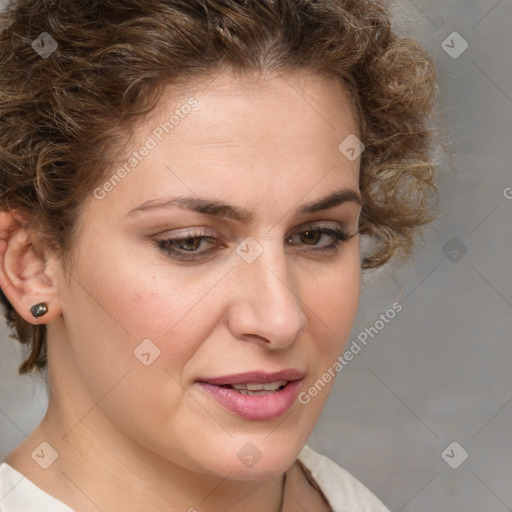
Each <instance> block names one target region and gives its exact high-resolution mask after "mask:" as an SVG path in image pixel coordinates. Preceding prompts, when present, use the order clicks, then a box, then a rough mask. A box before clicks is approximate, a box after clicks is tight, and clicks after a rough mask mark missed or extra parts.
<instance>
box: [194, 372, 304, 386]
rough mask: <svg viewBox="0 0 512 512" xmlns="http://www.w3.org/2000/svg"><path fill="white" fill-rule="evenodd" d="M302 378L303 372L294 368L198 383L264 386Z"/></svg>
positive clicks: (210, 379)
mask: <svg viewBox="0 0 512 512" xmlns="http://www.w3.org/2000/svg"><path fill="white" fill-rule="evenodd" d="M303 377H304V372H303V371H301V370H297V369H295V368H288V369H286V370H281V371H278V372H273V373H266V372H263V371H258V370H256V371H251V372H245V373H236V374H233V375H224V376H222V377H205V378H201V379H198V381H199V382H207V383H208V384H213V385H215V386H223V385H225V384H247V383H254V384H265V383H268V382H278V381H280V380H287V381H291V380H299V379H302V378H303Z"/></svg>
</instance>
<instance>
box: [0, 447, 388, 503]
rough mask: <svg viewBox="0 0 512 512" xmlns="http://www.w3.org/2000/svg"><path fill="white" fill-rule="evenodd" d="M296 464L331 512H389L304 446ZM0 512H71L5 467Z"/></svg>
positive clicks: (1, 474) (353, 480) (1, 470)
mask: <svg viewBox="0 0 512 512" xmlns="http://www.w3.org/2000/svg"><path fill="white" fill-rule="evenodd" d="M299 460H300V461H301V462H302V463H303V464H304V466H306V468H308V469H309V471H311V476H312V477H313V479H314V480H315V481H316V483H317V484H318V486H319V487H320V489H321V491H322V492H323V494H324V496H325V497H326V499H327V501H328V502H329V505H330V506H331V508H332V510H333V512H389V509H387V508H386V507H385V506H384V505H383V504H382V502H380V501H379V500H378V499H377V498H376V497H375V495H374V494H372V493H371V492H370V491H369V490H368V489H367V488H366V487H365V486H364V485H363V484H362V483H361V482H359V480H357V479H356V478H354V477H353V476H352V475H351V474H350V473H349V472H348V471H346V470H345V469H343V468H341V467H340V466H338V465H337V464H336V463H335V462H333V461H332V460H331V459H329V458H328V457H326V456H325V455H320V454H319V453H317V452H315V451H314V450H313V449H311V448H309V446H304V448H303V449H302V451H301V452H300V454H299ZM0 512H73V510H72V509H71V508H69V507H68V506H67V505H64V503H62V502H60V501H58V500H57V499H55V498H53V497H52V496H50V495H49V494H47V493H45V492H44V491H43V490H42V489H40V488H39V487H37V486H36V485H35V484H33V483H32V482H31V481H30V480H28V479H27V478H25V477H24V476H23V475H22V474H21V473H19V472H18V471H16V470H15V469H14V468H12V467H11V466H9V465H8V464H7V463H5V462H4V463H3V464H1V465H0Z"/></svg>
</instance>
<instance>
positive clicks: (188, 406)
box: [48, 74, 360, 478]
mask: <svg viewBox="0 0 512 512" xmlns="http://www.w3.org/2000/svg"><path fill="white" fill-rule="evenodd" d="M350 105H351V103H350V100H349V97H348V95H347V94H346V93H345V92H344V91H343V90H342V89H341V88H339V87H338V86H335V85H334V84H333V83H330V82H328V81H325V80H324V79H321V78H318V77H312V76H306V75H299V74H291V75H285V76H283V77H279V78H277V77H274V78H268V79H266V80H262V81H260V82H259V83H258V84H252V85H250V84H249V83H248V82H245V81H244V82H241V81H240V80H239V79H237V78H234V77H230V76H228V75H221V76H220V77H217V78H216V79H215V80H214V81H213V82H212V81H211V82H210V83H209V85H207V86H204V87H203V88H201V87H199V86H197V87H195V88H194V89H192V88H191V89H189V90H188V91H185V92H183V91H182V95H181V96H177V95H176V94H170V93H167V94H166V95H165V97H163V99H162V102H161V104H160V105H159V107H158V108H157V109H156V110H155V111H154V112H153V113H152V115H151V116H150V117H148V118H147V119H146V120H145V121H144V123H141V124H140V125H139V126H138V127H137V130H136V134H135V137H134V139H133V147H131V149H130V151H129V152H128V153H127V156H126V160H124V161H122V162H120V163H119V164H118V165H115V166H114V167H112V172H111V173H110V174H109V177H108V179H107V180H105V181H104V182H102V184H101V186H100V187H99V188H98V189H96V190H95V192H94V194H93V195H91V197H90V198H89V199H88V201H87V202H86V204H85V209H84V210H83V213H82V215H81V217H80V223H79V237H78V242H77V245H76V246H75V251H76V255H77V259H76V261H75V263H74V265H73V267H72V268H71V269H70V273H71V275H70V276H68V277H69V279H68V281H66V280H65V279H64V276H65V272H64V271H62V272H61V274H60V277H59V281H58V288H57V290H58V298H59V300H60V304H61V307H62V312H63V316H62V317H60V318H58V319H57V321H55V322H52V323H51V324H49V326H48V328H49V340H50V383H51V386H52V397H54V398H55V400H54V403H65V404H66V413H65V414H66V415H67V416H68V417H67V420H65V421H67V422H68V423H69V425H71V426H73V430H72V432H78V431H79V430H80V429H81V428H84V429H87V431H88V433H89V434H88V436H89V440H91V436H92V438H94V437H95V436H97V439H101V440H103V441H104V439H106V438H108V439H109V443H110V449H112V446H117V447H118V448H119V449H120V450H125V453H126V454H127V457H129V456H128V454H129V453H131V450H133V453H135V451H136V450H138V452H139V455H140V453H141V452H140V448H141V447H142V449H143V453H144V454H145V456H147V457H158V458H160V457H161V458H163V459H165V460H167V461H169V462H171V463H174V464H177V465H179V466H181V467H184V468H188V469H190V470H193V471H200V472H204V473H210V474H215V475H223V476H225V475H227V474H231V477H232V478H268V473H267V472H270V473H272V474H274V473H278V472H282V471H284V470H285V469H286V468H287V467H289V466H290V465H291V464H292V463H293V461H294V460H295V458H296V456H297V454H298V453H299V451H300V450H301V448H302V446H303V445H304V443H305V442H306V440H307V438H308V436H309V434H310V432H311V430H312V429H313V426H314V424H315V422H316V420H317V418H318V416H319V414H320V411H321V409H322V407H323V405H324V403H325V401H326V399H327V397H328V394H329V390H330V389H331V387H332V384H333V380H332V378H331V379H330V381H329V379H326V378H325V377H324V380H323V381H322V375H323V374H325V373H326V372H328V371H329V369H330V371H331V375H332V372H333V365H334V363H335V361H336V358H337V356H338V355H339V354H341V352H342V349H343V346H344V344H345V341H346V339H347V337H348V335H349V332H350V330H351V327H352V323H353V320H354V317H355V315H356V310H357V304H358V299H359V284H360V281H359V278H360V253H359V236H358V235H357V227H358V218H359V213H360V205H359V204H358V202H357V201H356V200H355V198H356V197H357V193H358V191H359V159H356V160H354V158H347V157H346V156H344V154H343V153H342V152H341V150H340V149H339V145H340V143H342V142H343V141H344V140H345V139H346V138H347V137H348V136H350V135H352V136H354V135H358V131H357V123H356V119H355V116H354V114H353V112H352V109H351V106H350ZM171 116H174V117H171ZM166 122H167V123H168V124H167V125H166V124H165V123H166ZM351 140H352V139H349V141H351ZM354 140H355V139H354ZM346 144H347V143H345V145H346ZM343 147H344V148H345V146H343ZM144 148H146V149H144ZM356 149H357V148H356ZM134 152H135V153H134ZM352 153H353V152H348V153H347V151H346V148H345V154H348V155H349V156H350V155H352ZM356 156H357V155H356ZM125 163H126V165H125V166H124V172H123V171H120V169H121V168H122V167H123V165H124V164H125ZM109 183H110V185H109ZM335 192H338V195H337V199H338V201H327V202H326V203H325V202H322V200H323V199H324V198H326V197H328V196H330V195H331V194H333V193H335ZM175 198H181V199H182V200H183V201H182V203H180V204H178V203H175V204H171V202H172V201H173V199H175ZM185 198H187V199H185ZM343 199H344V200H343ZM207 202H212V203H213V202H214V203H215V205H211V206H207V205H206V203H207ZM166 203H168V205H167V206H166ZM220 203H222V204H223V205H225V206H222V207H219V205H220ZM313 204H316V207H312V205H313ZM196 207H197V208H196ZM199 207H200V208H199ZM196 209H197V210H202V211H196ZM246 212H250V215H246ZM249 217H250V218H249ZM320 229H322V230H326V231H325V232H317V230H320ZM337 231H341V232H344V233H346V234H348V235H354V236H353V237H352V238H350V239H348V240H347V241H341V242H338V246H337V250H336V248H333V245H334V246H335V244H336V243H337V239H336V236H335V234H336V232H337ZM180 236H181V237H183V236H184V237H185V239H184V240H181V241H179V240H176V238H178V237H180ZM200 237H205V238H203V239H201V238H200ZM276 372H284V373H281V374H278V375H270V374H274V373H276ZM245 373H250V374H253V375H241V376H240V374H245ZM233 376H235V377H233ZM319 380H320V381H321V385H318V383H317V381H319ZM268 381H270V382H268ZM263 382H267V383H268V384H269V385H268V386H267V388H271V389H267V390H261V389H262V383H263ZM326 382H327V383H326ZM244 383H253V384H256V385H255V386H254V387H253V393H255V394H248V393H247V391H246V390H243V389H242V392H240V391H237V390H235V389H234V388H233V387H232V386H230V384H238V386H237V387H244V386H243V384H244ZM315 383H317V392H316V395H315V396H312V395H311V394H309V393H308V389H309V388H311V387H312V386H314V384H315ZM283 384H286V385H285V386H284V388H282V389H278V390H277V391H276V390H275V388H277V387H279V386H282V385H283ZM258 388H259V389H260V390H259V391H258V390H257V389H258ZM318 389H320V391H318ZM299 394H301V395H300V396H301V397H302V400H298V399H297V397H298V396H299ZM313 394H315V393H313ZM306 395H307V396H308V397H309V398H310V400H309V401H308V400H307V399H306V398H305V397H306ZM52 399H53V398H52ZM305 402H308V403H305ZM135 447H137V449H135ZM159 460H161V459H159Z"/></svg>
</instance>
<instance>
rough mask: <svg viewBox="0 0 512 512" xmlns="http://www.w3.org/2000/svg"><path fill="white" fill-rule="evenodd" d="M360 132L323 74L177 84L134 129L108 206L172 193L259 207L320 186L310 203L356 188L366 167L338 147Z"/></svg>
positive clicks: (344, 95) (343, 94)
mask: <svg viewBox="0 0 512 512" xmlns="http://www.w3.org/2000/svg"><path fill="white" fill-rule="evenodd" d="M356 133H358V123H357V119H356V116H355V113H354V108H353V105H352V99H351V97H350V95H349V93H348V92H347V90H346V89H345V88H344V87H343V86H342V85H341V84H339V83H336V82H334V81H332V80H327V79H324V78H320V77H317V76H314V75H308V74H304V73H297V74H287V75H281V76H272V77H268V76H264V77H260V78H259V79H258V80H255V79H254V78H252V77H251V78H249V77H246V76H243V77H239V76H238V77H237V76H232V75H223V74H221V75H218V76H216V77H214V78H210V80H209V81H206V82H203V81H202V82H196V83H191V84H190V85H189V86H188V87H183V88H181V89H180V90H177V89H176V88H173V89H171V88H169V89H168V90H166V91H165V92H164V94H163V95H162V97H161V98H160V101H159V103H158V105H157V106H156V108H155V109H154V110H153V111H152V112H151V114H150V115H149V116H148V117H147V118H146V119H145V120H144V122H141V123H139V124H138V125H137V126H136V127H135V128H134V136H133V137H132V145H131V147H130V150H129V151H128V152H127V153H126V154H125V155H124V157H123V158H122V159H121V161H120V163H118V164H117V168H123V169H124V171H122V174H123V179H122V180H118V179H116V180H115V181H117V182H118V183H116V184H115V187H113V190H110V191H109V193H108V195H107V196H106V198H105V201H102V203H111V204H110V206H111V207H113V208H116V207H119V209H120V212H119V213H121V210H124V211H125V212H126V211H128V210H131V209H133V208H136V207H138V206H139V205H140V204H142V203H143V202H145V201H150V200H153V199H157V198H158V197H161V196H163V195H168V196H171V195H174V196H175V195H188V196H190V195H191V194H192V195H194V194H195V195H197V196H201V197H210V198H211V197H218V198H222V199H225V200H226V199H227V200H229V201H230V202H231V203H232V204H240V205H242V204H246V205H247V203H248V202H251V203H252V204H251V205H248V206H253V209H258V208H257V203H258V202H259V203H260V208H261V203H262V201H263V200H264V201H266V202H269V203H273V202H274V200H275V199H277V196H280V197H279V199H280V202H281V201H282V198H283V190H284V191H285V192H286V195H288V196H289V197H290V200H292V201H298V200H299V199H300V198H301V197H304V196H305V194H308V193H309V192H310V191H312V190H313V189H314V188H316V191H315V194H312V195H309V196H308V197H304V201H306V202H307V200H308V199H309V200H312V199H314V197H316V196H319V195H324V194H325V191H330V189H335V188H336V189H337V188H340V186H348V187H350V188H352V189H354V190H357V189H358V170H359V162H358V161H349V160H348V159H347V158H345V156H343V155H342V154H341V152H340V150H339V145H340V143H341V142H342V141H343V140H344V139H346V138H347V137H348V136H351V135H352V136H354V135H355V134H356ZM148 148H149V149H148ZM135 154H136V156H134V155H135ZM110 173H111V175H112V176H113V177H115V176H114V175H115V174H116V166H114V167H112V169H111V170H110ZM107 180H108V173H107ZM317 183H318V184H319V185H318V186H317ZM318 187H320V188H321V190H320V189H319V188H318ZM109 188H111V189H112V187H109ZM322 192H323V193H322ZM274 195H275V196H276V197H273V196H274ZM293 198H295V199H293ZM99 206H100V209H102V208H104V207H106V206H107V204H101V205H99ZM255 206H256V208H254V207H255ZM274 206H275V205H274V204H272V205H270V204H269V205H268V207H265V208H264V209H265V210H267V212H270V210H271V209H272V208H274ZM269 215H270V214H269Z"/></svg>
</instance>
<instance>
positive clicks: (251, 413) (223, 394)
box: [197, 369, 304, 420]
mask: <svg viewBox="0 0 512 512" xmlns="http://www.w3.org/2000/svg"><path fill="white" fill-rule="evenodd" d="M303 379H304V372H302V371H299V370H291V369H290V370H283V371H280V372H274V373H265V372H259V371H256V372H248V373H243V374H236V375H228V376H224V377H212V378H205V379H201V380H198V381H197V384H198V385H199V386H200V388H201V389H202V390H203V391H204V392H205V393H206V394H207V396H208V397H210V398H212V399H213V402H214V403H215V404H216V405H218V406H220V407H221V408H222V409H224V410H227V411H229V412H231V413H235V414H236V415H237V416H240V417H242V418H244V419H247V420H272V419H275V418H278V417H280V416H282V415H283V414H284V413H285V412H287V411H288V410H289V409H290V408H291V406H292V405H293V404H294V402H295V401H296V399H297V395H298V392H299V388H300V385H301V383H302V381H303Z"/></svg>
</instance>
